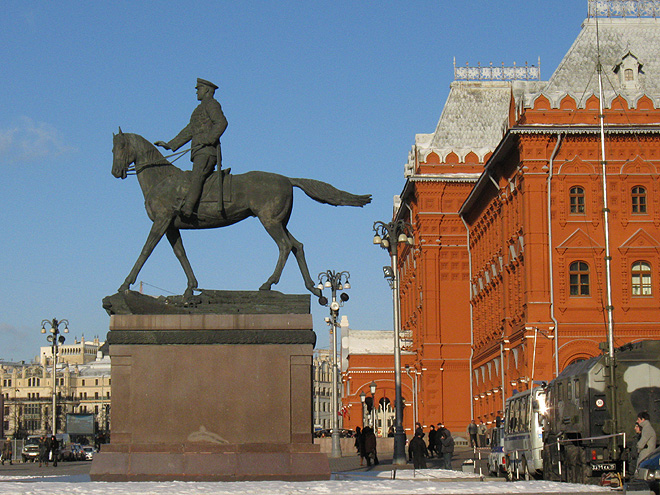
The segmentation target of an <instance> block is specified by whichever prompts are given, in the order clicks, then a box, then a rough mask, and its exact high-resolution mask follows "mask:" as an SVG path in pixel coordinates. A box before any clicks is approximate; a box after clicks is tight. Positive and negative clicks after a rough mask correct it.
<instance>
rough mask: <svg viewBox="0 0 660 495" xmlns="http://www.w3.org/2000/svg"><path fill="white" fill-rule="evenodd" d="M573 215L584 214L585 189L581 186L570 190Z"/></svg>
mask: <svg viewBox="0 0 660 495" xmlns="http://www.w3.org/2000/svg"><path fill="white" fill-rule="evenodd" d="M570 202H571V213H584V189H583V188H582V187H580V186H574V187H571V190H570Z"/></svg>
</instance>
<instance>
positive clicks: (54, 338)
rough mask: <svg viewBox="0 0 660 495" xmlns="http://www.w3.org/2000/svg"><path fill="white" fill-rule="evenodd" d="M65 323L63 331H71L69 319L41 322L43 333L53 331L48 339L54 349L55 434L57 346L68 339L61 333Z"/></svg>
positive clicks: (55, 425)
mask: <svg viewBox="0 0 660 495" xmlns="http://www.w3.org/2000/svg"><path fill="white" fill-rule="evenodd" d="M48 325H50V329H49V330H46V327H47V326H48ZM62 325H64V330H62V332H63V333H69V321H68V320H58V319H57V318H53V319H52V320H43V321H42V322H41V333H46V332H47V331H48V332H50V333H51V335H49V336H48V337H46V340H48V342H50V346H51V349H52V351H53V375H52V376H53V425H52V430H53V435H55V433H57V348H58V347H59V346H60V345H62V344H64V341H65V340H66V339H65V338H64V336H63V335H60V326H62Z"/></svg>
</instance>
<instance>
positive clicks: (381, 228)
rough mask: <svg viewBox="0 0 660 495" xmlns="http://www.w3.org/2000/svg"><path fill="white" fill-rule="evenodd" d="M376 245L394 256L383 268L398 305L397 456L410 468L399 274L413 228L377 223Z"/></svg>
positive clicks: (400, 222) (398, 222) (395, 461)
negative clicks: (401, 249) (402, 250)
mask: <svg viewBox="0 0 660 495" xmlns="http://www.w3.org/2000/svg"><path fill="white" fill-rule="evenodd" d="M373 230H374V241H373V242H374V244H375V245H379V246H380V247H382V248H383V249H386V250H387V252H388V253H389V255H390V262H391V263H390V266H384V267H383V274H384V275H385V279H386V280H387V281H388V283H389V285H390V288H391V289H392V301H393V305H394V396H395V397H394V456H393V458H392V463H393V464H395V465H403V464H406V460H407V459H406V433H405V432H404V430H403V398H402V396H401V340H400V335H401V313H400V307H401V301H400V294H399V281H398V273H397V255H398V252H399V244H405V245H408V246H413V245H414V244H415V239H414V237H413V229H412V225H410V224H409V223H408V222H406V221H404V220H395V221H393V222H389V223H385V222H380V221H377V222H374V226H373Z"/></svg>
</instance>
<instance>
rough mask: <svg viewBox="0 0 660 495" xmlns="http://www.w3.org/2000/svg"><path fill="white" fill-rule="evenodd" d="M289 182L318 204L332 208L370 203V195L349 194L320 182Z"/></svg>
mask: <svg viewBox="0 0 660 495" xmlns="http://www.w3.org/2000/svg"><path fill="white" fill-rule="evenodd" d="M289 181H290V182H291V185H292V186H294V187H298V188H300V189H302V190H303V191H304V192H305V194H307V196H309V197H310V198H312V199H313V200H314V201H318V202H319V203H325V204H327V205H332V206H364V205H366V204H368V203H371V194H362V195H358V194H351V193H349V192H346V191H341V190H339V189H337V188H336V187H333V186H331V185H330V184H328V183H327V182H321V181H320V180H314V179H294V178H291V177H289Z"/></svg>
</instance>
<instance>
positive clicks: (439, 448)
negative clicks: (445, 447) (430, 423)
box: [434, 422, 445, 459]
mask: <svg viewBox="0 0 660 495" xmlns="http://www.w3.org/2000/svg"><path fill="white" fill-rule="evenodd" d="M444 429H445V425H443V424H442V422H440V423H438V427H437V428H436V430H435V445H434V450H435V453H436V455H437V456H438V459H440V458H442V442H441V441H440V433H441V432H442V430H444Z"/></svg>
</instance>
